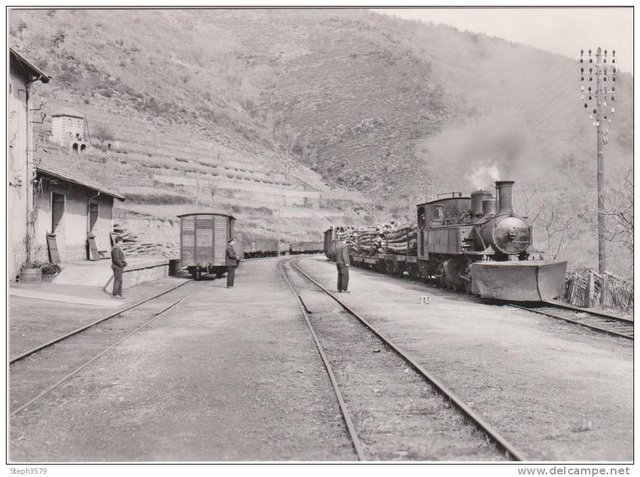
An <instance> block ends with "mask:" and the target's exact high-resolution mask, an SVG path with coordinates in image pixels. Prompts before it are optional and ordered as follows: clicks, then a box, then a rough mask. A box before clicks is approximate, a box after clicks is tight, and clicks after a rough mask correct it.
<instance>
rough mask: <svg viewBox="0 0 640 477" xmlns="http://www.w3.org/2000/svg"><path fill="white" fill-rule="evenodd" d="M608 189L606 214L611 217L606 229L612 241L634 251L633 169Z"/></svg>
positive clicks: (607, 237) (608, 237) (608, 238)
mask: <svg viewBox="0 0 640 477" xmlns="http://www.w3.org/2000/svg"><path fill="white" fill-rule="evenodd" d="M613 184H614V185H612V186H611V187H610V188H609V191H608V196H607V204H608V207H607V210H606V211H605V215H607V216H608V217H611V218H612V219H613V220H610V222H609V227H607V231H606V239H607V240H608V241H610V242H619V243H622V244H623V245H624V246H625V247H626V248H627V249H628V250H630V251H633V170H632V169H629V170H627V171H626V172H625V173H624V174H623V175H622V176H621V177H619V178H617V180H614V181H613Z"/></svg>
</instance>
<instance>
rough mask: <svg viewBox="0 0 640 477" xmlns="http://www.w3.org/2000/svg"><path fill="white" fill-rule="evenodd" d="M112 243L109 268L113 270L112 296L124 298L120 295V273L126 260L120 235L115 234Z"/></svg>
mask: <svg viewBox="0 0 640 477" xmlns="http://www.w3.org/2000/svg"><path fill="white" fill-rule="evenodd" d="M114 242H115V243H114V245H113V248H112V249H111V270H113V297H114V298H119V299H124V297H123V296H122V274H123V273H124V267H126V266H127V262H126V260H125V259H124V252H123V251H122V249H121V248H120V242H122V237H120V236H117V237H116V238H115V239H114Z"/></svg>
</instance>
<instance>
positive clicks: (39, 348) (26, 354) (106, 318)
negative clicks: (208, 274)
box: [9, 281, 190, 364]
mask: <svg viewBox="0 0 640 477" xmlns="http://www.w3.org/2000/svg"><path fill="white" fill-rule="evenodd" d="M187 283H190V281H185V282H182V283H179V284H178V285H176V286H174V287H171V288H169V289H168V290H165V291H163V292H161V293H158V294H156V295H153V296H152V297H150V298H146V299H144V300H142V301H139V302H138V303H134V304H133V305H129V306H127V307H125V308H122V309H120V310H118V311H116V312H115V313H112V314H110V315H108V316H104V317H102V318H99V319H98V320H95V321H93V322H91V323H89V324H86V325H84V326H81V327H80V328H76V329H75V330H72V331H70V332H68V333H65V334H63V335H60V336H58V337H56V338H54V339H52V340H50V341H47V342H45V343H42V344H40V345H38V346H36V347H34V348H31V349H29V350H27V351H25V352H23V353H20V354H19V355H17V356H15V357H13V358H11V359H10V360H9V364H15V363H17V362H18V361H21V360H23V359H25V358H27V357H29V356H31V355H33V354H35V353H37V352H39V351H42V350H45V349H47V348H49V347H51V346H54V345H56V344H58V343H61V342H63V341H64V340H67V339H69V338H71V337H72V336H75V335H77V334H80V333H82V332H84V331H86V330H88V329H91V328H93V327H95V326H97V325H99V324H101V323H105V322H107V321H109V320H112V319H114V318H118V317H120V316H122V314H123V313H126V312H128V311H130V310H133V309H135V308H138V307H140V306H141V305H144V304H145V303H148V302H150V301H152V300H156V299H158V298H160V297H161V296H164V295H166V294H168V293H171V292H172V291H173V290H175V289H177V288H180V287H182V286H183V285H185V284H187Z"/></svg>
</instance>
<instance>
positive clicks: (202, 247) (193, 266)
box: [178, 213, 235, 280]
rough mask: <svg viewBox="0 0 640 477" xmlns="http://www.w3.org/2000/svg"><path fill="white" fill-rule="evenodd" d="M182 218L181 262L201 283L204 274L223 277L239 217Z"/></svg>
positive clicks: (186, 216) (189, 216)
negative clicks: (228, 251) (200, 279)
mask: <svg viewBox="0 0 640 477" xmlns="http://www.w3.org/2000/svg"><path fill="white" fill-rule="evenodd" d="M178 217H180V259H181V263H182V267H183V268H185V267H186V268H187V269H188V270H189V273H191V275H192V276H193V278H195V279H196V280H198V279H199V278H200V274H201V273H215V274H216V276H218V277H221V276H222V275H223V274H224V273H225V272H226V271H227V267H226V265H225V252H226V249H227V242H228V240H229V239H230V238H231V237H233V236H234V224H235V217H233V216H232V215H228V214H219V213H195V214H183V215H179V216H178Z"/></svg>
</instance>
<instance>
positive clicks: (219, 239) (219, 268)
mask: <svg viewBox="0 0 640 477" xmlns="http://www.w3.org/2000/svg"><path fill="white" fill-rule="evenodd" d="M179 218H180V262H181V266H182V268H184V269H187V271H188V272H189V273H190V274H191V275H192V276H193V278H194V279H199V278H200V277H201V275H202V274H203V273H208V274H214V275H216V276H217V277H221V276H222V275H224V274H225V273H226V271H227V267H226V260H225V252H226V249H227V242H228V240H229V239H230V238H231V237H234V239H235V241H236V244H235V250H236V254H237V255H238V257H239V258H240V259H247V258H258V257H277V256H279V255H288V254H293V255H295V254H303V253H304V254H306V253H321V252H322V242H294V243H291V244H290V243H289V242H287V241H284V240H278V239H276V238H254V237H249V236H247V235H245V234H243V233H236V232H235V230H234V229H235V221H236V219H235V217H233V216H232V215H229V214H224V213H217V212H209V213H201V212H199V213H193V214H183V215H180V216H179Z"/></svg>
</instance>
